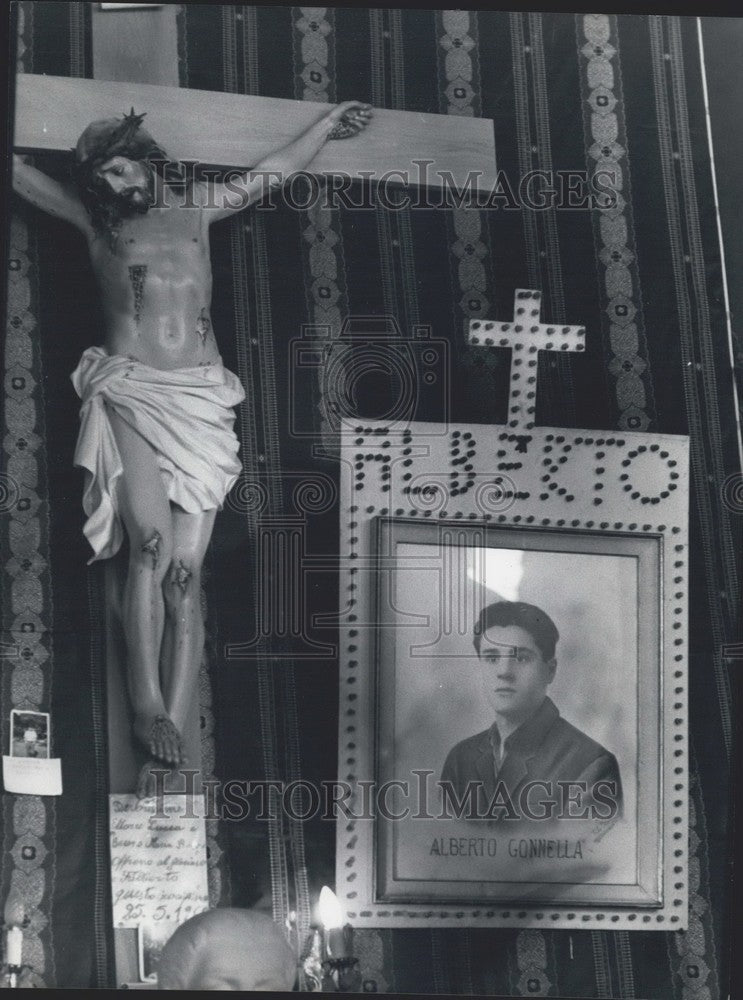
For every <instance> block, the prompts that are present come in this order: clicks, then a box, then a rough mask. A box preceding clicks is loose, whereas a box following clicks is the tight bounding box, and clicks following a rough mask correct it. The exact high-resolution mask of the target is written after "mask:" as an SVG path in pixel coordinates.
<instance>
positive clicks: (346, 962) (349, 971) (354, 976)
mask: <svg viewBox="0 0 743 1000" xmlns="http://www.w3.org/2000/svg"><path fill="white" fill-rule="evenodd" d="M323 969H324V970H326V979H328V980H330V983H332V984H333V985H332V986H331V987H330V989H323V992H332V993H358V991H359V987H360V986H361V972H360V971H359V960H358V958H355V957H354V956H353V955H349V956H344V957H343V958H326V959H325V961H324V962H323Z"/></svg>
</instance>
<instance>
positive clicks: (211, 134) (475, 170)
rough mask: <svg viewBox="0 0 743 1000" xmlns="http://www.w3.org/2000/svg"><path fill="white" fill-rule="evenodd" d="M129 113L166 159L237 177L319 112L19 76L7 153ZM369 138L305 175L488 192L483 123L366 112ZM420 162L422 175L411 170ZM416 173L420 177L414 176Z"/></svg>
mask: <svg viewBox="0 0 743 1000" xmlns="http://www.w3.org/2000/svg"><path fill="white" fill-rule="evenodd" d="M130 106H133V107H135V108H136V109H137V110H138V111H146V112H147V127H148V129H149V130H150V131H151V132H152V134H153V135H155V136H157V138H158V140H159V141H160V142H161V143H162V145H163V147H164V148H165V149H166V150H167V151H168V153H169V155H171V156H173V157H174V158H176V159H180V160H195V161H197V162H199V163H203V164H218V165H220V166H226V167H227V166H229V167H241V168H247V167H250V166H253V165H254V164H255V163H257V162H258V161H259V160H260V159H261V157H263V156H264V155H265V154H266V153H269V152H271V151H272V150H274V149H276V148H278V147H280V146H282V145H283V144H285V143H287V142H289V141H290V140H291V139H292V138H293V137H294V136H296V135H297V133H299V132H301V131H302V130H303V129H305V128H307V126H308V125H309V124H311V122H313V121H315V120H316V119H317V118H318V116H319V115H320V114H321V113H322V111H323V108H326V107H327V105H322V104H317V103H315V102H311V101H290V100H284V99H281V98H275V97H256V96H246V95H242V94H223V93H217V92H213V91H206V90H190V89H179V88H176V87H157V86H153V85H151V84H135V83H112V82H108V81H105V80H83V79H77V78H73V77H58V76H41V75H37V74H32V73H21V74H19V76H18V77H17V85H16V115H15V136H14V145H15V148H16V149H19V150H47V151H54V150H56V151H63V152H67V151H69V149H70V147H71V146H72V145H73V144H74V142H75V140H76V139H77V137H78V136H79V135H80V133H81V132H82V130H83V129H84V128H85V126H86V125H87V124H88V123H89V122H91V121H94V120H95V119H97V118H106V117H110V116H111V115H115V114H120V113H121V112H122V110H124V109H125V108H129V107H130ZM374 114H375V121H374V131H373V133H367V134H366V135H363V136H359V137H358V140H357V141H356V142H354V143H347V142H344V143H331V144H330V145H328V146H326V147H325V149H323V150H322V151H321V153H320V154H319V155H318V156H317V157H316V158H315V160H314V161H313V163H312V164H311V166H310V167H308V170H309V171H310V172H311V173H314V174H324V175H329V174H344V175H348V176H351V177H359V178H361V177H370V178H371V179H372V180H379V179H383V178H385V177H389V178H390V180H391V181H394V180H397V181H400V180H402V178H401V177H400V172H402V174H403V175H404V176H407V177H409V178H410V183H413V184H415V183H418V179H419V178H421V177H423V178H424V179H423V183H424V184H425V185H426V186H429V187H434V188H441V187H443V186H445V185H447V184H448V185H452V186H453V187H455V188H464V187H465V185H466V184H467V180H468V178H469V179H470V181H471V189H472V190H478V191H491V190H492V189H493V186H494V183H495V177H496V171H495V143H494V136H493V122H492V121H491V120H489V119H487V118H470V117H467V116H459V115H432V114H423V113H419V112H414V111H389V110H387V109H385V108H375V112H374ZM416 161H417V162H418V164H421V163H428V164H429V165H430V169H425V168H422V167H420V166H418V165H416ZM422 171H423V173H422Z"/></svg>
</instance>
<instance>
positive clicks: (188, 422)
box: [70, 347, 245, 563]
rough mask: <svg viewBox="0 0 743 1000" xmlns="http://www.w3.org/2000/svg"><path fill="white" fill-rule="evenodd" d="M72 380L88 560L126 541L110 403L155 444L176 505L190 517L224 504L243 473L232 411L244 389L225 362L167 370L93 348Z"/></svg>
mask: <svg viewBox="0 0 743 1000" xmlns="http://www.w3.org/2000/svg"><path fill="white" fill-rule="evenodd" d="M70 377H71V378H72V384H73V385H74V386H75V390H76V392H77V394H78V396H79V397H80V399H81V400H82V407H81V408H80V434H79V437H78V440H77V447H76V448H75V458H74V462H75V465H79V466H81V467H82V468H83V469H85V473H86V475H85V488H84V493H83V509H84V511H85V513H86V515H87V521H86V522H85V526H84V528H83V531H84V533H85V537H86V538H87V539H88V541H89V542H90V544H91V546H92V548H93V552H94V555H93V557H92V558H91V559H89V560H88V562H89V563H92V562H95V561H96V560H98V559H108V558H109V557H111V556H113V555H115V554H116V552H118V550H119V548H120V546H121V543H122V541H123V539H124V528H123V525H122V522H121V517H120V515H119V509H118V500H117V480H118V479H119V477H120V476H121V474H122V471H123V468H122V463H121V456H120V454H119V449H118V447H117V444H116V439H115V438H114V434H113V429H112V427H111V423H110V420H109V416H108V413H107V412H106V408H107V406H110V407H111V408H112V409H113V410H114V412H115V413H117V414H118V415H119V416H120V417H121V418H122V419H123V420H125V421H126V422H127V423H128V424H129V425H130V426H131V427H133V428H134V430H136V431H137V433H138V434H140V435H141V436H142V437H143V438H144V439H145V440H146V441H147V442H148V443H149V444H150V445H151V446H152V448H153V449H154V451H155V453H156V456H157V463H158V466H159V468H160V472H161V473H162V477H163V482H164V485H165V488H166V491H167V495H168V497H169V498H170V500H171V501H172V502H173V503H175V504H177V505H178V506H179V507H181V508H182V509H183V510H185V511H187V512H188V513H195V512H197V511H202V510H211V509H213V508H221V507H222V504H223V503H224V499H225V496H226V495H227V493H228V491H229V490H230V488H231V487H232V485H233V483H234V482H235V480H236V479H237V477H238V476H239V474H240V471H241V468H242V467H241V465H240V461H239V459H238V458H237V452H238V449H239V442H238V440H237V437H236V435H235V432H234V430H233V424H234V422H235V413H234V410H233V409H232V407H233V406H236V405H237V404H238V403H240V402H241V401H242V400H243V399H244V398H245V392H244V391H243V387H242V385H241V384H240V381H239V379H238V378H237V376H236V375H233V373H232V372H230V371H228V370H227V369H226V368H225V367H224V366H223V365H222V363H221V361H219V362H212V363H211V364H210V365H208V366H203V367H201V366H198V367H195V368H177V369H175V370H173V371H161V370H160V369H158V368H150V367H149V366H148V365H145V364H142V363H141V362H139V361H132V360H131V359H130V358H126V357H123V356H121V355H109V354H107V353H106V352H105V351H104V350H103V348H101V347H90V348H88V350H87V351H85V352H84V353H83V356H82V358H81V359H80V364H79V365H78V366H77V368H76V369H75V371H74V372H73V373H72V375H71V376H70Z"/></svg>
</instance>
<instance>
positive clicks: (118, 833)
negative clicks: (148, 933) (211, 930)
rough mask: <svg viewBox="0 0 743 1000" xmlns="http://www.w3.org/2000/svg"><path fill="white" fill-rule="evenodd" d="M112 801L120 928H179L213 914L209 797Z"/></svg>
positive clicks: (121, 798)
mask: <svg viewBox="0 0 743 1000" xmlns="http://www.w3.org/2000/svg"><path fill="white" fill-rule="evenodd" d="M109 802H110V831H111V889H112V893H113V919H114V927H137V926H139V925H142V924H146V925H149V926H153V927H155V926H157V925H158V924H175V925H178V924H182V923H183V922H184V921H185V920H188V918H189V917H192V916H193V915H194V914H196V913H201V912H202V911H203V910H208V909H209V894H208V888H207V878H206V830H205V824H204V819H203V813H204V802H203V798H202V797H200V796H190V795H165V796H162V797H161V798H160V799H154V798H150V799H138V798H137V797H136V795H110V796H109Z"/></svg>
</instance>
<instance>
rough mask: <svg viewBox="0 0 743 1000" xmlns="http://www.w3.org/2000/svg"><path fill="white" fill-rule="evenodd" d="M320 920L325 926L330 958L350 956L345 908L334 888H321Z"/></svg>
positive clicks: (325, 886)
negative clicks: (344, 915) (345, 924)
mask: <svg viewBox="0 0 743 1000" xmlns="http://www.w3.org/2000/svg"><path fill="white" fill-rule="evenodd" d="M320 920H321V921H322V925H323V927H324V928H325V941H326V945H327V951H328V958H348V957H349V952H348V951H347V937H348V935H347V934H344V931H343V908H342V906H341V904H340V901H339V899H338V897H337V896H336V894H335V893H334V892H333V890H332V889H330V888H328V886H327V885H324V886H323V887H322V889H321V890H320Z"/></svg>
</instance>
